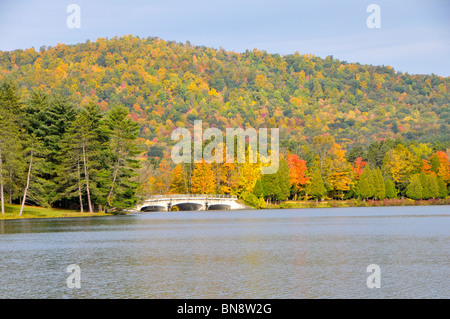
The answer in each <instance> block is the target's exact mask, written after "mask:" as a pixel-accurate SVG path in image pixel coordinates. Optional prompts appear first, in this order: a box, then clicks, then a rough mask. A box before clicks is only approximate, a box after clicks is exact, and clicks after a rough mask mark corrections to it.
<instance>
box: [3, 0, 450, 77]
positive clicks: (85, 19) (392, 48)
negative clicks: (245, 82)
mask: <svg viewBox="0 0 450 319" xmlns="http://www.w3.org/2000/svg"><path fill="white" fill-rule="evenodd" d="M71 3H75V4H78V5H79V6H80V8H81V29H69V28H67V26H66V19H67V16H68V15H69V14H68V13H67V12H66V8H67V6H68V5H69V4H71ZM371 3H376V4H378V5H379V6H380V8H381V25H382V27H381V28H380V29H369V28H367V25H366V19H367V17H368V15H369V14H370V13H367V12H366V8H367V6H368V5H369V4H371ZM449 13H450V2H448V1H446V0H431V1H427V2H424V1H417V0H397V1H389V0H345V1H344V0H342V1H336V0H318V1H300V0H292V1H288V0H245V1H242V0H228V1H213V0H192V1H187V0H149V1H143V0H128V1H118V0H108V1H107V0H101V1H93V0H91V1H88V0H63V1H49V0H43V1H39V2H35V1H28V0H16V1H11V2H1V3H0V50H14V49H25V48H29V47H35V49H39V47H40V46H42V45H47V46H48V45H52V46H54V45H56V44H57V43H66V44H74V43H80V42H85V41H86V39H89V40H91V41H95V40H96V39H97V38H99V37H103V38H104V37H109V38H111V37H113V36H122V35H125V34H133V35H138V36H140V37H148V36H157V37H160V38H162V39H165V40H172V41H179V42H185V41H190V42H191V43H192V44H195V45H205V46H211V47H214V48H219V47H223V48H224V49H226V50H232V51H236V52H243V51H245V50H246V49H249V50H252V49H253V48H258V49H261V50H266V51H268V52H271V53H280V54H289V53H294V52H296V51H298V52H299V53H301V54H305V53H312V54H315V55H318V56H321V57H325V56H327V55H333V56H334V57H335V58H339V59H342V60H346V61H348V62H360V63H367V64H374V65H380V64H383V65H391V66H392V67H394V68H395V69H396V70H400V71H403V72H409V73H428V74H430V73H435V74H438V75H443V76H449V75H450V65H449V64H448V62H447V60H448V56H449V55H450V54H449V53H450V42H449V36H448V34H450V22H449V19H448V16H449Z"/></svg>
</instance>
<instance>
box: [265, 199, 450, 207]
mask: <svg viewBox="0 0 450 319" xmlns="http://www.w3.org/2000/svg"><path fill="white" fill-rule="evenodd" d="M425 205H450V198H444V199H441V198H437V199H428V200H413V199H409V198H402V199H397V198H396V199H384V200H368V201H363V200H359V199H350V200H328V201H320V202H318V203H316V202H315V201H285V202H281V203H280V204H269V205H267V207H266V208H269V209H270V208H325V207H329V208H330V207H379V206H425Z"/></svg>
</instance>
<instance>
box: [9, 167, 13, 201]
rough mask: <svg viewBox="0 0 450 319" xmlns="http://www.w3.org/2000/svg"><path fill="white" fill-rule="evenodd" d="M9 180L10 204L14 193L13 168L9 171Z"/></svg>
mask: <svg viewBox="0 0 450 319" xmlns="http://www.w3.org/2000/svg"><path fill="white" fill-rule="evenodd" d="M9 181H10V183H11V185H10V187H9V205H12V193H13V172H12V169H11V170H10V171H9Z"/></svg>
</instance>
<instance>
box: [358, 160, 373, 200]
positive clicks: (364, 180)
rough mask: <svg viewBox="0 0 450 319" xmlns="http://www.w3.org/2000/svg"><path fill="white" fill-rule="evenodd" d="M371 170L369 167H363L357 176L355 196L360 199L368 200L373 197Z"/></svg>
mask: <svg viewBox="0 0 450 319" xmlns="http://www.w3.org/2000/svg"><path fill="white" fill-rule="evenodd" d="M373 175H374V174H373V173H372V170H371V169H370V167H369V166H366V167H364V170H363V172H362V173H361V175H360V176H359V181H358V184H357V190H356V194H357V195H358V197H360V198H362V199H368V198H372V197H374V196H375V186H374V184H375V183H374V178H373Z"/></svg>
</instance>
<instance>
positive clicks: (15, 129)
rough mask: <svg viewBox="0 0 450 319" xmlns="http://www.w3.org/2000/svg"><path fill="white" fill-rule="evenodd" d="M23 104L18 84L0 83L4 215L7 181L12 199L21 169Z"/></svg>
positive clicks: (0, 181)
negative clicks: (17, 175)
mask: <svg viewBox="0 0 450 319" xmlns="http://www.w3.org/2000/svg"><path fill="white" fill-rule="evenodd" d="M21 106H22V103H21V102H20V96H19V92H18V87H17V84H16V83H14V82H12V81H10V80H4V81H3V82H2V83H1V84H0V202H1V204H0V206H1V212H2V214H3V215H4V214H5V196H4V190H5V182H6V180H7V177H8V184H9V186H10V200H11V196H12V189H13V181H14V180H13V176H14V175H16V172H18V171H19V167H18V165H17V163H18V162H19V161H20V160H21V158H22V156H21V154H20V151H21V146H20V144H21V142H22V136H21V135H22V131H21V126H20V122H21V113H22V112H21Z"/></svg>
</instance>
